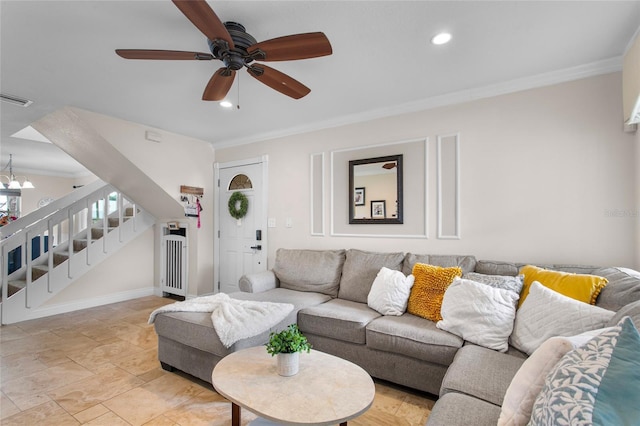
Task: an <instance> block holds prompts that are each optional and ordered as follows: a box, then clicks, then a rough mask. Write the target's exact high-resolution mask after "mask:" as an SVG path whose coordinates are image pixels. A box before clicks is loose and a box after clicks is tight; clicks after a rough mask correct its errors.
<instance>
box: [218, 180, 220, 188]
mask: <svg viewBox="0 0 640 426" xmlns="http://www.w3.org/2000/svg"><path fill="white" fill-rule="evenodd" d="M218 188H220V179H218Z"/></svg>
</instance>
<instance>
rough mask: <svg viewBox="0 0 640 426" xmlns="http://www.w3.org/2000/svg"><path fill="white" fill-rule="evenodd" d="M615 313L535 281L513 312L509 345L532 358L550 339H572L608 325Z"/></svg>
mask: <svg viewBox="0 0 640 426" xmlns="http://www.w3.org/2000/svg"><path fill="white" fill-rule="evenodd" d="M614 314H615V312H613V311H608V310H606V309H602V308H599V307H597V306H593V305H589V304H588V303H584V302H580V301H578V300H575V299H572V298H570V297H567V296H564V295H562V294H560V293H557V292H555V291H553V290H550V289H548V288H546V287H545V286H543V285H542V284H540V283H539V282H537V281H534V282H533V284H532V285H531V292H530V293H529V297H527V300H525V302H524V304H523V305H522V307H520V309H519V310H518V312H517V313H516V320H515V322H514V324H513V333H512V334H511V338H510V342H511V344H512V345H513V346H515V347H516V348H517V349H520V350H521V351H523V352H526V353H527V354H529V355H531V354H532V353H533V351H535V350H536V349H537V348H538V347H539V346H540V345H541V344H542V343H543V342H544V341H545V340H547V339H548V338H549V337H553V336H575V335H576V334H580V333H584V332H585V331H589V330H596V329H598V328H603V327H605V326H606V325H607V323H608V322H609V320H610V319H611V318H612V317H613V315H614Z"/></svg>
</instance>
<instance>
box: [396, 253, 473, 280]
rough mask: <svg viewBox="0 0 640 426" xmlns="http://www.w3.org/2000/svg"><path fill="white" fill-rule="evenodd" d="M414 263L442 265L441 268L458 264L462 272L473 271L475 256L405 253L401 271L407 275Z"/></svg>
mask: <svg viewBox="0 0 640 426" xmlns="http://www.w3.org/2000/svg"><path fill="white" fill-rule="evenodd" d="M416 263H425V264H427V265H434V266H442V267H443V268H450V267H452V266H459V267H460V268H462V273H463V274H466V273H468V272H473V271H474V270H475V269H476V258H475V257H474V256H456V255H438V254H413V253H407V255H406V256H405V258H404V263H403V264H402V273H404V274H405V275H409V274H410V273H411V272H412V271H413V266H414V265H415V264H416Z"/></svg>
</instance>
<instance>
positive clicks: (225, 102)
mask: <svg viewBox="0 0 640 426" xmlns="http://www.w3.org/2000/svg"><path fill="white" fill-rule="evenodd" d="M220 106H221V107H223V108H231V107H232V106H233V103H231V102H230V101H228V100H226V99H225V100H223V101H220Z"/></svg>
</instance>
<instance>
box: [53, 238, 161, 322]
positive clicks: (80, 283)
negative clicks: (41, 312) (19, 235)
mask: <svg viewBox="0 0 640 426" xmlns="http://www.w3.org/2000/svg"><path fill="white" fill-rule="evenodd" d="M153 244H154V235H153V229H149V230H147V231H146V232H144V233H143V234H142V235H140V236H139V237H138V238H136V239H135V240H133V241H131V242H130V243H129V244H127V245H126V246H125V247H124V248H122V249H121V250H118V251H117V252H115V253H114V254H113V255H111V256H110V257H108V258H107V259H106V260H105V261H103V262H102V263H100V264H98V265H96V266H95V267H94V268H93V269H91V270H90V271H89V272H88V273H86V274H84V275H83V276H82V277H80V278H78V280H76V281H74V282H73V283H71V284H70V285H69V286H68V287H67V288H65V289H64V290H63V291H61V292H60V293H58V294H56V295H55V296H54V297H52V298H51V299H49V300H48V301H47V302H46V303H45V304H43V305H42V307H41V309H45V310H46V309H51V308H52V307H56V306H60V305H63V306H64V305H67V304H74V303H78V302H81V303H82V302H87V301H92V300H100V299H102V298H106V299H107V302H113V300H111V298H112V297H117V295H119V294H124V295H127V294H129V295H142V294H145V293H144V290H147V293H150V291H151V290H150V289H151V288H152V287H153V274H152V273H150V272H152V271H153V263H154V261H153V251H152V250H150V249H149V248H150V247H153Z"/></svg>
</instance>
